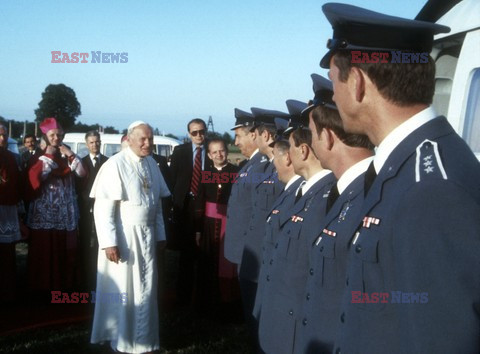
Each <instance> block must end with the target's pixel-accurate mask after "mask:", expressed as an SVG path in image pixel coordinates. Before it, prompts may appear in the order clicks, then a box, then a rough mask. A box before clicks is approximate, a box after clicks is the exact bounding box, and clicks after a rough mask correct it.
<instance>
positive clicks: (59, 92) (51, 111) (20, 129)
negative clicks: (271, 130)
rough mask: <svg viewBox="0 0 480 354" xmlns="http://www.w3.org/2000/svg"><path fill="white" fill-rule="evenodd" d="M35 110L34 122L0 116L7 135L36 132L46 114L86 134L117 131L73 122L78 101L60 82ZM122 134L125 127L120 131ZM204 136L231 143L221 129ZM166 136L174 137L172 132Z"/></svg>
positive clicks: (158, 133)
mask: <svg viewBox="0 0 480 354" xmlns="http://www.w3.org/2000/svg"><path fill="white" fill-rule="evenodd" d="M34 112H35V120H34V122H28V121H27V122H22V121H15V120H7V119H6V118H4V117H2V116H0V122H1V123H3V124H5V125H7V126H9V125H10V127H11V128H10V129H11V130H10V136H12V137H17V138H18V137H20V138H22V137H23V136H24V134H35V133H37V135H40V129H39V128H38V127H37V128H36V125H37V126H38V124H40V122H42V121H43V120H44V119H45V118H46V117H55V118H56V119H57V121H58V122H59V123H60V125H61V126H62V127H63V129H64V130H65V131H74V132H77V133H86V132H88V131H90V130H99V131H102V132H103V133H106V134H119V133H120V132H119V131H118V130H117V129H115V128H114V127H112V126H105V127H103V126H101V125H100V124H91V125H89V124H84V123H82V122H80V121H78V122H77V121H76V120H77V117H78V116H80V115H81V114H82V112H81V105H80V102H78V100H77V96H76V94H75V91H74V90H73V89H72V88H70V87H68V86H66V85H64V84H50V85H48V86H47V87H46V88H45V91H44V92H43V93H42V99H41V101H40V102H39V103H38V108H37V109H36V110H35V111H34ZM122 133H126V129H124V130H123V131H122ZM154 134H155V135H160V132H159V130H158V128H155V129H154ZM207 135H208V137H209V138H213V137H218V138H223V139H224V140H225V141H226V142H227V144H229V145H231V144H233V142H234V141H233V138H232V136H231V135H230V134H229V133H228V132H225V133H224V134H223V135H221V134H219V133H216V132H208V134H207ZM166 136H169V137H172V138H174V139H178V138H177V137H176V136H175V135H173V134H167V135H166Z"/></svg>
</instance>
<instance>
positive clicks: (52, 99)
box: [35, 84, 82, 131]
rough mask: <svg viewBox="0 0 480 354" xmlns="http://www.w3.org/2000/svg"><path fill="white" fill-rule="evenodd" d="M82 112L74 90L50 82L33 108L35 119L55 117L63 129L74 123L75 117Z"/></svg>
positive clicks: (38, 120)
mask: <svg viewBox="0 0 480 354" xmlns="http://www.w3.org/2000/svg"><path fill="white" fill-rule="evenodd" d="M80 114H82V112H81V110H80V103H79V102H78V100H77V96H76V95H75V91H73V89H71V88H70V87H68V86H65V85H64V84H58V85H54V84H50V85H48V86H47V87H46V88H45V91H44V92H43V93H42V100H41V101H40V102H39V103H38V108H37V109H36V110H35V116H36V119H35V120H36V121H37V122H41V121H43V120H44V119H45V118H47V117H55V118H56V119H57V121H58V122H59V123H60V125H61V126H62V127H63V129H64V130H66V131H68V130H69V129H70V128H72V127H73V126H74V125H75V119H76V118H77V117H78V116H79V115H80Z"/></svg>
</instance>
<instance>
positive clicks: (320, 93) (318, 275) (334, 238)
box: [298, 74, 373, 354]
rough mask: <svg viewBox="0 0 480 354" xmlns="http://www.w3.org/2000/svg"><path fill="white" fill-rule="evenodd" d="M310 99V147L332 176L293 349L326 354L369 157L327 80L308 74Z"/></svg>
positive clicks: (311, 251)
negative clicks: (346, 122)
mask: <svg viewBox="0 0 480 354" xmlns="http://www.w3.org/2000/svg"><path fill="white" fill-rule="evenodd" d="M312 80H313V89H314V92H315V97H314V99H313V101H312V104H311V105H310V106H308V107H307V108H306V109H305V110H304V111H303V113H304V114H305V115H307V116H309V127H310V130H311V131H312V147H313V150H314V151H315V154H316V155H317V156H318V158H319V160H320V162H321V163H322V166H324V167H325V168H328V169H330V170H331V171H332V172H333V173H334V174H335V177H336V178H337V179H338V181H337V183H336V184H335V185H334V187H333V188H332V190H331V192H330V194H329V198H328V200H327V215H326V216H325V218H324V220H323V223H322V224H321V226H320V228H319V232H318V233H313V234H311V235H312V236H313V238H312V239H311V240H309V242H308V244H309V248H308V251H309V257H308V258H309V269H313V272H311V273H309V274H308V277H307V282H306V287H305V293H304V296H303V297H302V300H303V306H302V308H303V313H302V317H303V319H302V325H301V326H300V333H301V334H300V335H299V341H300V343H301V344H300V345H299V350H298V352H301V353H312V354H313V353H331V352H332V350H333V345H334V342H335V336H336V334H337V330H338V324H339V321H338V316H339V315H340V302H341V298H342V295H343V293H344V291H345V274H346V266H347V255H348V250H349V245H350V238H351V235H352V233H353V232H354V231H355V230H356V228H357V227H358V221H357V219H358V214H359V212H360V210H361V209H360V208H361V206H362V203H363V196H364V193H363V186H364V173H365V171H366V170H367V168H368V165H369V164H370V162H371V160H372V158H373V157H372V156H373V145H372V143H370V141H369V140H368V137H367V136H366V135H359V134H350V133H346V132H345V130H344V129H343V124H342V120H341V118H340V115H339V114H338V111H337V109H336V106H335V103H334V102H333V100H332V96H333V91H332V83H331V82H330V81H329V80H327V79H325V78H324V77H321V76H320V75H317V74H312Z"/></svg>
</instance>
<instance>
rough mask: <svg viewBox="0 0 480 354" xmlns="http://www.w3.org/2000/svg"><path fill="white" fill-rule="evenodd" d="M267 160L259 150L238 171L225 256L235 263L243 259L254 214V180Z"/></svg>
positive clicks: (230, 200)
mask: <svg viewBox="0 0 480 354" xmlns="http://www.w3.org/2000/svg"><path fill="white" fill-rule="evenodd" d="M267 162H268V160H267V158H266V157H265V155H262V154H260V153H258V152H257V153H256V154H255V155H254V156H253V157H252V158H251V159H250V160H248V161H247V163H246V164H245V165H244V166H243V167H242V168H241V169H240V171H238V177H237V180H236V183H235V184H234V185H233V187H232V192H231V194H230V199H229V200H228V206H227V226H226V230H225V258H226V259H228V260H229V261H230V262H232V263H235V264H240V262H241V260H242V253H243V248H244V246H245V238H246V235H247V229H248V223H249V220H250V218H251V216H252V208H253V205H252V190H253V183H252V180H253V178H254V176H255V175H260V174H261V173H262V172H263V171H264V170H265V165H266V163H267Z"/></svg>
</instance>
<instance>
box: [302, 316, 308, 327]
mask: <svg viewBox="0 0 480 354" xmlns="http://www.w3.org/2000/svg"><path fill="white" fill-rule="evenodd" d="M302 323H303V325H304V326H306V325H307V319H306V318H304V319H303V321H302Z"/></svg>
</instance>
